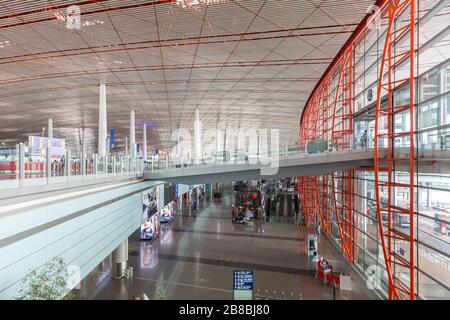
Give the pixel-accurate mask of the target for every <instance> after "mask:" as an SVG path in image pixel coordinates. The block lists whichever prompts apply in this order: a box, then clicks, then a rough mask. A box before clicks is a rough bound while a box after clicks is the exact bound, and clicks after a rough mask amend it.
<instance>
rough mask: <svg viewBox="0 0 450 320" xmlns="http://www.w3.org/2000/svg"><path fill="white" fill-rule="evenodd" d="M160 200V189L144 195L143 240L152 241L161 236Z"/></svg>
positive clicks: (146, 192)
mask: <svg viewBox="0 0 450 320" xmlns="http://www.w3.org/2000/svg"><path fill="white" fill-rule="evenodd" d="M158 200H159V188H158V187H156V188H152V189H149V190H147V191H145V192H144V193H143V199H142V225H141V240H152V239H154V238H156V237H157V236H158V234H159V210H158Z"/></svg>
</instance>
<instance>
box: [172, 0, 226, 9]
mask: <svg viewBox="0 0 450 320" xmlns="http://www.w3.org/2000/svg"><path fill="white" fill-rule="evenodd" d="M225 2H229V0H177V5H179V6H180V7H182V8H187V7H197V6H201V5H211V4H219V3H225Z"/></svg>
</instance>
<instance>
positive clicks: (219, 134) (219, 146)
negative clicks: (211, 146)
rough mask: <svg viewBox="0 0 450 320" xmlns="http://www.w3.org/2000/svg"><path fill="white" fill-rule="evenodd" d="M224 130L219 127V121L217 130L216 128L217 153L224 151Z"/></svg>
mask: <svg viewBox="0 0 450 320" xmlns="http://www.w3.org/2000/svg"><path fill="white" fill-rule="evenodd" d="M222 139H223V138H222V132H221V131H220V128H219V123H217V130H216V153H218V152H220V151H222V143H221V142H222Z"/></svg>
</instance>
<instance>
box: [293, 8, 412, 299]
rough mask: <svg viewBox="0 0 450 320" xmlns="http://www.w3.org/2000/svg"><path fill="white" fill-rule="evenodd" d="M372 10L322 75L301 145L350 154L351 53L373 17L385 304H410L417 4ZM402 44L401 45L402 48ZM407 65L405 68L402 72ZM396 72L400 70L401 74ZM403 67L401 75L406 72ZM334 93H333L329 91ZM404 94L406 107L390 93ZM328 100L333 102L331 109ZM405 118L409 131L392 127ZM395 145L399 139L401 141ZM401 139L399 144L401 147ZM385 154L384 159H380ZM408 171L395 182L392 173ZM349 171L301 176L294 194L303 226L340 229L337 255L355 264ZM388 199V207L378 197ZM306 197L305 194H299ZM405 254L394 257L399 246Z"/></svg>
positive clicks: (304, 123)
mask: <svg viewBox="0 0 450 320" xmlns="http://www.w3.org/2000/svg"><path fill="white" fill-rule="evenodd" d="M377 5H378V7H377V10H376V12H375V13H374V14H373V15H372V16H368V17H366V19H365V20H364V21H363V22H362V23H361V25H360V27H359V28H358V29H357V30H356V31H355V33H354V35H353V36H352V38H351V39H350V40H349V41H348V42H347V43H346V45H345V46H344V47H343V48H342V50H341V51H340V54H339V55H338V56H337V57H336V58H335V60H334V62H333V63H332V65H331V66H330V68H329V69H328V70H327V72H325V74H324V76H323V77H322V79H321V81H320V82H319V84H318V85H317V86H316V88H315V90H314V91H313V94H312V95H311V96H310V98H309V100H308V103H307V106H306V108H305V110H304V112H303V114H302V118H301V122H300V135H299V145H300V146H301V147H302V148H303V149H304V150H305V151H308V144H310V143H315V142H317V141H319V140H324V141H327V142H328V143H330V145H329V150H348V149H351V148H352V147H353V146H352V144H353V143H354V142H353V141H352V140H353V119H352V116H353V104H354V101H353V97H354V92H353V90H354V89H353V86H354V79H353V77H354V70H353V60H354V47H355V44H356V42H357V40H358V39H359V38H360V37H364V35H365V34H366V33H367V32H368V26H369V25H370V22H371V21H373V19H374V18H377V19H379V21H381V23H384V26H385V27H386V29H387V31H386V38H385V40H384V46H383V48H381V49H382V57H381V64H380V67H379V74H378V84H377V89H376V99H377V100H376V110H375V115H374V118H375V134H374V168H373V173H374V183H375V199H376V218H377V223H378V230H379V233H380V240H381V250H382V252H383V257H384V263H385V268H386V272H387V278H388V297H389V299H415V298H416V293H415V283H416V279H415V258H414V255H415V253H414V248H415V234H414V197H413V196H412V195H414V191H415V190H414V189H415V187H414V173H415V169H414V168H415V165H414V162H415V146H414V116H415V110H414V108H415V92H414V90H415V88H414V87H415V67H416V66H415V45H416V43H415V24H416V9H417V7H416V1H415V0H392V1H378V2H377ZM400 43H401V45H400ZM405 66H406V68H405ZM400 67H402V68H403V70H402V72H400V71H399V70H400ZM405 69H407V71H405ZM332 88H335V89H334V90H333V89H332ZM399 88H402V90H406V91H407V94H406V96H408V97H409V100H408V101H406V102H405V101H400V102H399V101H398V100H399V99H396V98H395V92H396V91H397V90H399ZM330 102H331V103H330ZM400 114H402V115H406V117H407V125H406V126H405V128H406V129H405V128H404V129H403V130H401V131H400V130H399V129H398V128H397V129H396V127H395V119H396V118H395V117H396V116H398V115H400ZM399 139H400V140H399ZM399 141H400V142H399ZM381 149H387V151H388V156H387V159H385V160H380V159H379V158H378V155H379V153H380V152H381ZM400 169H401V170H402V172H403V173H406V177H404V179H403V181H402V182H400V181H398V172H397V170H398V171H399V170H400ZM353 179H354V172H353V171H351V170H347V171H342V172H333V173H330V174H329V175H324V176H321V177H300V178H299V189H298V190H299V192H300V201H301V206H302V212H303V214H304V215H305V216H307V217H308V221H319V222H320V223H321V225H322V226H323V229H324V230H325V234H327V235H329V234H330V233H331V231H332V230H331V229H332V228H331V226H332V223H331V221H332V219H333V218H335V220H336V224H337V226H338V229H339V236H340V241H341V250H342V254H343V255H344V256H345V257H346V258H347V259H348V260H349V261H350V262H352V261H353V259H354V250H355V249H354V225H353V224H354V217H353V216H354V212H353V204H354V187H355V186H354V182H353ZM399 190H406V191H407V192H408V193H409V195H410V196H409V199H407V202H405V203H401V202H400V201H399V199H396V194H397V192H398V191H399ZM386 191H387V194H388V197H387V201H385V200H382V197H381V193H382V192H386ZM302 193H304V195H302ZM400 219H406V220H407V221H409V226H408V229H407V232H405V231H401V230H400V228H399V227H398V226H399V222H398V221H399V220H400ZM400 247H401V248H402V250H403V251H402V252H404V251H406V253H404V254H403V255H400V254H399V253H398V250H399V248H400Z"/></svg>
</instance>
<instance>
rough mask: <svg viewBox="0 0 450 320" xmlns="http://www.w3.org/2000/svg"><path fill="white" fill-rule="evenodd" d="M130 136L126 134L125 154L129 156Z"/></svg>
mask: <svg viewBox="0 0 450 320" xmlns="http://www.w3.org/2000/svg"><path fill="white" fill-rule="evenodd" d="M128 150H129V148H128V136H125V155H126V156H128Z"/></svg>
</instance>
